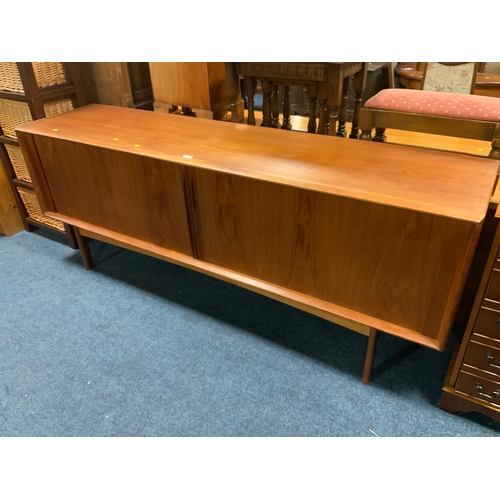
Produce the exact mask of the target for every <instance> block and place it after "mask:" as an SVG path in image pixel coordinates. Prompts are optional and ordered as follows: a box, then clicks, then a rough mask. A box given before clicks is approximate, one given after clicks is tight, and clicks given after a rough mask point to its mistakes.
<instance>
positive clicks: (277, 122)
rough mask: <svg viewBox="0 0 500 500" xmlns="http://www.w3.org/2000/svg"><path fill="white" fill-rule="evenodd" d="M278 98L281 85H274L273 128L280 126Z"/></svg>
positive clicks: (272, 103) (272, 104)
mask: <svg viewBox="0 0 500 500" xmlns="http://www.w3.org/2000/svg"><path fill="white" fill-rule="evenodd" d="M278 99H279V86H278V85H273V93H272V97H271V117H272V125H271V126H272V128H280V109H279V105H278Z"/></svg>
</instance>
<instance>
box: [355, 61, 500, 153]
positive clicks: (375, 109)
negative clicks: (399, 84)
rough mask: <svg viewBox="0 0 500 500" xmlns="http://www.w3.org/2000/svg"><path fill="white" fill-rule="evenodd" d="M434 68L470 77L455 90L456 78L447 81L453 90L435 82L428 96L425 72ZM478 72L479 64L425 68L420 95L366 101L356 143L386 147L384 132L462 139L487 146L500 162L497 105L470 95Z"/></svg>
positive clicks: (392, 92)
mask: <svg viewBox="0 0 500 500" xmlns="http://www.w3.org/2000/svg"><path fill="white" fill-rule="evenodd" d="M435 65H439V66H441V67H443V68H447V71H451V72H453V71H455V72H458V73H459V72H461V71H463V72H464V73H468V74H467V76H465V80H466V82H465V84H464V85H463V86H460V85H458V86H457V82H458V81H459V76H458V75H455V76H454V77H452V78H451V79H450V81H451V82H452V83H453V85H451V86H447V85H448V84H446V83H444V80H439V79H435V80H434V86H432V87H430V89H432V90H426V89H428V88H429V87H428V83H427V82H428V81H429V80H430V78H429V76H430V74H429V70H430V69H431V68H434V67H435ZM466 65H469V67H468V68H467V67H466ZM462 66H464V68H463V69H461V68H462ZM477 66H478V63H475V65H474V63H460V65H459V64H458V63H457V64H452V63H428V65H427V67H426V71H425V72H424V77H423V78H424V80H423V90H411V89H386V90H382V91H381V92H379V93H378V94H377V95H375V96H374V97H372V98H371V99H369V100H368V101H366V103H365V105H364V107H363V108H362V109H361V113H360V127H361V136H360V139H363V140H373V141H375V142H385V141H386V140H387V138H386V135H385V130H386V128H389V129H391V128H392V129H398V130H410V131H413V132H424V133H430V134H438V135H447V136H453V137H464V138H468V139H476V140H480V141H491V147H492V149H491V151H490V153H489V157H490V158H496V159H500V100H499V99H497V98H494V97H486V96H478V95H470V91H471V90H472V89H473V88H474V82H475V76H476V74H477ZM436 81H437V84H436ZM467 90H468V91H467ZM451 91H453V92H451ZM456 92H461V93H456ZM374 129H375V135H374V136H373V138H372V131H373V130H374Z"/></svg>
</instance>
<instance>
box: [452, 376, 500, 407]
mask: <svg viewBox="0 0 500 500" xmlns="http://www.w3.org/2000/svg"><path fill="white" fill-rule="evenodd" d="M455 390H456V391H458V392H462V393H464V394H467V395H469V396H472V397H473V398H476V399H480V400H481V401H486V402H487V403H490V404H491V405H493V406H498V407H500V383H495V382H490V381H489V380H484V379H482V378H480V377H475V376H474V375H470V374H469V373H465V372H460V375H459V377H458V380H457V383H456V386H455Z"/></svg>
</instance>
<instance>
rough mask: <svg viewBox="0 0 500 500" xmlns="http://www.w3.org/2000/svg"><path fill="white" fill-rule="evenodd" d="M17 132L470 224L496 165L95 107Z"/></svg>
mask: <svg viewBox="0 0 500 500" xmlns="http://www.w3.org/2000/svg"><path fill="white" fill-rule="evenodd" d="M186 120H187V121H186ZM17 130H18V131H22V130H25V131H26V132H28V133H29V132H31V131H33V132H34V133H36V134H42V135H45V136H47V137H53V138H58V139H66V140H73V141H75V140H77V141H78V142H81V143H84V144H89V145H93V146H100V147H104V148H106V149H113V150H116V151H121V152H130V153H132V154H135V155H141V156H148V157H151V158H157V159H159V160H166V161H173V162H176V163H177V162H179V163H182V164H184V165H189V166H192V167H199V168H204V169H210V170H216V171H219V172H226V173H230V174H234V175H242V176H246V177H252V178H255V179H261V180H267V181H270V182H276V183H280V184H285V185H290V186H295V187H299V188H304V189H308V190H313V191H318V192H325V193H331V194H337V195H341V196H344V197H347V198H354V199H359V200H365V201H370V202H373V203H380V204H384V205H391V206H396V207H401V208H408V209H411V210H416V211H421V212H426V213H431V214H438V215H443V216H445V217H451V218H458V219H464V220H469V221H473V222H481V221H482V220H483V218H484V214H485V212H486V209H487V205H488V201H489V197H490V195H491V193H492V192H493V187H494V183H495V178H496V173H497V172H498V168H499V165H500V163H499V162H498V161H496V160H490V159H486V158H473V157H470V156H467V155H457V154H453V153H445V152H440V151H430V150H423V149H419V148H408V147H405V146H396V145H392V144H375V143H369V142H368V141H354V140H351V141H345V140H343V139H342V138H339V137H329V136H321V135H313V134H301V133H294V134H293V135H292V136H290V134H286V133H284V132H283V131H282V130H274V129H268V128H264V127H251V126H248V125H243V124H235V123H226V122H218V121H209V120H192V119H190V118H188V117H185V116H177V115H168V114H164V113H152V112H150V111H141V110H134V109H129V108H120V107H116V106H103V105H98V104H93V105H89V106H85V107H82V108H79V109H76V110H74V111H72V112H70V113H64V114H61V115H57V116H54V117H51V118H47V119H45V120H42V121H40V120H37V121H36V122H33V123H30V124H23V125H21V126H20V127H18V129H17ZM115 137H118V138H120V141H114V140H113V138H115ZM135 144H140V145H141V148H140V149H138V148H136V147H135ZM184 155H189V156H190V157H191V158H183V157H184ZM485 192H486V193H487V194H486V197H485Z"/></svg>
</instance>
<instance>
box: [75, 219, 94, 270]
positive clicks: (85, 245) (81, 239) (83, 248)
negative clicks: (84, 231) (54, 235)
mask: <svg viewBox="0 0 500 500" xmlns="http://www.w3.org/2000/svg"><path fill="white" fill-rule="evenodd" d="M74 230H75V236H76V241H78V247H79V248H80V253H81V255H82V259H83V263H84V265H85V269H87V271H90V270H91V269H93V268H94V259H93V258H92V253H91V252H90V247H89V240H88V238H86V237H85V236H82V235H81V234H80V230H79V229H78V228H77V227H75V228H74Z"/></svg>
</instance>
